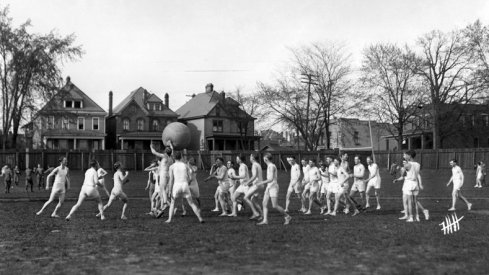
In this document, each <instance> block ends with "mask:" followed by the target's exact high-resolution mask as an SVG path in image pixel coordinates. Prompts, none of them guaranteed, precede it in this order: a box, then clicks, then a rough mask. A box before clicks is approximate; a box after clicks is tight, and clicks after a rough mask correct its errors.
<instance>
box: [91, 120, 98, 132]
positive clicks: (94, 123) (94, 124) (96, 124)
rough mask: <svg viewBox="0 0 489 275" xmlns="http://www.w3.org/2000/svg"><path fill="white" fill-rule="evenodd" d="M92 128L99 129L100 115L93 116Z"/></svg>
mask: <svg viewBox="0 0 489 275" xmlns="http://www.w3.org/2000/svg"><path fill="white" fill-rule="evenodd" d="M92 130H98V117H94V118H92Z"/></svg>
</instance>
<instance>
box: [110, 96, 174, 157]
mask: <svg viewBox="0 0 489 275" xmlns="http://www.w3.org/2000/svg"><path fill="white" fill-rule="evenodd" d="M113 97H114V94H113V93H112V92H109V115H108V116H107V149H122V150H127V149H137V150H142V149H145V150H148V149H149V147H150V144H151V142H154V143H155V145H156V147H158V145H159V146H160V147H161V146H163V144H162V142H161V134H162V132H163V129H164V128H165V127H166V125H167V124H169V123H171V122H175V121H177V117H178V115H177V114H176V113H175V112H173V111H172V110H171V109H170V107H169V96H168V94H165V101H164V102H163V101H162V100H161V99H160V98H159V97H158V96H157V95H156V94H154V93H150V92H148V91H147V90H146V89H144V88H142V87H140V88H138V89H136V90H134V91H132V92H131V93H130V94H129V96H127V97H126V98H124V99H123V100H122V101H121V102H120V103H119V104H118V105H117V106H116V107H114V108H112V106H113ZM116 97H118V96H117V95H116Z"/></svg>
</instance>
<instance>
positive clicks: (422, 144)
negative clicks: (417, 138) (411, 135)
mask: <svg viewBox="0 0 489 275" xmlns="http://www.w3.org/2000/svg"><path fill="white" fill-rule="evenodd" d="M421 149H425V148H424V135H421Z"/></svg>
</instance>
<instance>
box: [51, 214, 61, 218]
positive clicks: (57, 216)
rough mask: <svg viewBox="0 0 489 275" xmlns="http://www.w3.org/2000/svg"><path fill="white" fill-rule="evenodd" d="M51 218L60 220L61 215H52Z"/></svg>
mask: <svg viewBox="0 0 489 275" xmlns="http://www.w3.org/2000/svg"><path fill="white" fill-rule="evenodd" d="M51 218H59V215H57V214H52V215H51Z"/></svg>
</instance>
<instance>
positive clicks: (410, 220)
mask: <svg viewBox="0 0 489 275" xmlns="http://www.w3.org/2000/svg"><path fill="white" fill-rule="evenodd" d="M406 222H414V220H413V218H409V219H407V220H406Z"/></svg>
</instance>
